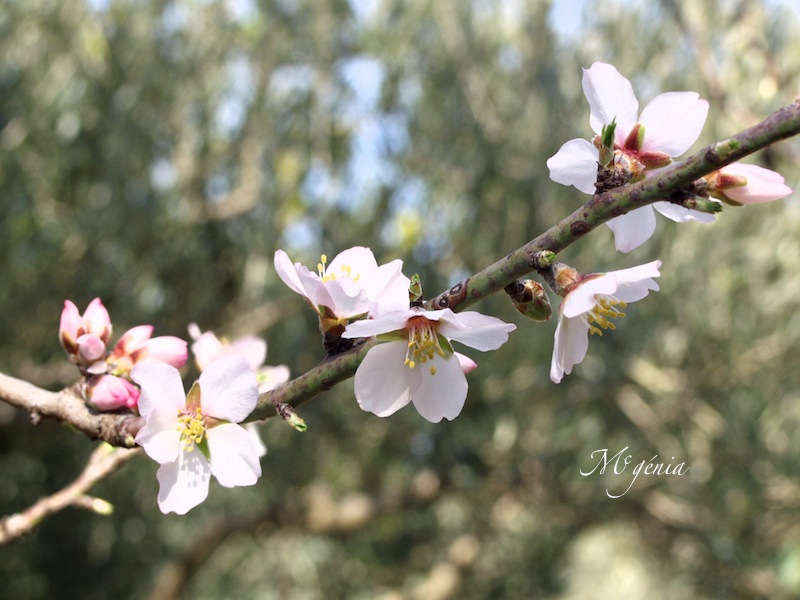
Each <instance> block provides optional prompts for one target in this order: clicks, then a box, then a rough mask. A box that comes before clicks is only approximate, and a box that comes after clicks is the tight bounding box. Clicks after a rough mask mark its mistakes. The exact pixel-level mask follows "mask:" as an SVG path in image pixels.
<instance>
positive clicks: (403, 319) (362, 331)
mask: <svg viewBox="0 0 800 600" xmlns="http://www.w3.org/2000/svg"><path fill="white" fill-rule="evenodd" d="M430 312H435V311H424V310H418V309H417V310H415V309H409V310H394V311H392V312H389V313H386V314H385V315H383V316H380V317H378V318H376V319H365V320H363V321H356V322H355V323H350V324H349V325H348V326H347V327H345V330H344V333H343V334H342V337H343V338H349V339H352V338H360V337H372V336H374V335H380V334H382V333H389V332H391V331H399V330H401V329H405V327H406V323H408V320H409V319H410V318H412V317H416V316H418V315H420V314H421V315H423V316H425V317H427V316H428V313H430Z"/></svg>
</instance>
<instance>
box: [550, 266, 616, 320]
mask: <svg viewBox="0 0 800 600" xmlns="http://www.w3.org/2000/svg"><path fill="white" fill-rule="evenodd" d="M616 289H617V278H616V277H615V276H614V273H603V274H602V275H597V276H595V277H592V278H587V279H585V280H584V281H583V282H582V283H581V284H580V285H578V286H577V287H576V288H575V289H573V290H572V291H571V292H570V293H568V294H567V295H566V296H565V297H564V300H563V301H562V302H561V306H560V307H559V313H561V315H563V316H564V317H566V318H568V319H571V318H573V317H577V316H578V315H582V314H583V313H587V312H589V311H590V310H592V309H593V308H594V307H595V306H596V305H597V299H596V298H595V294H600V295H608V294H613V293H614V292H615V291H616Z"/></svg>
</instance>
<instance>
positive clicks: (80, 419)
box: [0, 99, 800, 447]
mask: <svg viewBox="0 0 800 600" xmlns="http://www.w3.org/2000/svg"><path fill="white" fill-rule="evenodd" d="M798 134H800V99H798V100H796V101H795V102H794V103H792V104H790V105H789V106H787V107H784V108H782V109H780V110H779V111H777V112H775V113H774V114H772V115H770V116H769V117H767V118H766V119H764V120H763V121H761V122H760V123H758V124H757V125H755V126H753V127H751V128H749V129H747V130H745V131H743V132H741V133H738V134H736V135H734V136H732V137H730V138H728V139H725V140H723V141H721V142H718V143H716V144H712V145H710V146H708V147H706V148H704V149H703V150H701V151H700V152H698V153H696V154H694V155H693V156H691V157H689V158H688V159H686V160H685V161H683V162H681V163H676V164H674V165H672V166H671V167H668V168H666V169H663V170H662V171H661V172H660V173H658V174H657V175H654V176H653V177H650V178H648V179H646V180H644V181H641V182H638V183H635V184H632V185H628V186H624V187H620V188H616V189H613V190H610V191H607V192H605V193H602V194H597V195H595V196H593V197H592V198H591V200H589V201H588V202H587V203H586V204H584V205H583V206H582V207H580V208H579V209H577V210H576V211H575V212H573V213H572V214H571V215H569V216H568V217H566V218H565V219H563V220H561V222H559V223H558V224H556V225H554V226H553V227H551V228H550V229H548V230H547V231H545V232H544V233H542V234H541V235H539V236H538V237H536V238H535V239H533V240H531V241H530V242H528V243H527V244H526V245H525V246H523V247H521V248H518V249H517V250H515V251H514V252H511V253H510V254H508V255H507V256H506V257H504V258H502V259H500V260H498V261H497V262H495V263H494V264H492V265H490V266H488V267H486V268H485V269H483V270H482V271H480V272H478V273H476V274H475V275H473V276H471V277H469V278H467V279H465V280H464V281H462V282H460V283H458V284H456V285H455V286H453V287H452V288H450V289H449V290H448V291H446V292H443V293H441V294H439V295H438V296H436V297H435V298H433V299H431V300H429V301H428V302H427V303H426V307H427V308H437V309H441V308H450V309H452V310H456V311H458V310H463V309H465V308H467V307H468V306H471V305H472V304H474V303H476V302H478V301H479V300H481V299H483V298H484V297H486V296H489V295H491V294H494V293H496V292H499V291H501V290H502V289H503V288H504V287H505V286H507V285H508V284H509V283H511V282H513V281H514V280H516V279H519V278H520V277H523V276H524V275H526V274H528V273H530V272H531V271H534V270H537V269H539V268H540V267H541V266H542V265H541V263H540V262H539V261H540V259H541V257H542V254H541V253H542V252H546V251H550V252H554V253H558V252H560V251H562V250H564V249H565V248H566V247H567V246H569V245H570V244H572V243H573V242H575V241H576V240H578V239H580V238H581V237H583V236H584V235H586V234H587V233H589V232H590V231H592V230H593V229H595V228H597V227H598V226H599V225H601V224H603V223H605V222H606V221H609V220H610V219H613V218H614V217H617V216H619V215H622V214H625V213H627V212H629V211H631V210H633V209H636V208H640V207H642V206H645V205H647V204H652V203H653V202H656V201H658V200H665V199H667V198H669V197H670V196H671V195H672V194H673V193H675V192H677V191H679V190H681V189H682V188H685V187H686V186H688V185H690V184H691V183H693V182H694V181H696V180H697V179H699V178H700V177H702V176H704V175H707V174H709V173H711V172H712V171H716V170H718V169H720V168H722V167H724V166H725V165H728V164H730V163H732V162H734V161H736V160H739V159H740V158H742V157H745V156H748V155H749V154H753V153H754V152H757V151H758V150H762V149H763V148H766V147H767V146H769V145H771V144H773V143H775V142H778V141H781V140H784V139H786V138H789V137H792V136H795V135H798ZM375 343H376V342H375V340H367V341H365V342H363V343H361V344H358V345H356V346H354V347H353V348H351V349H350V350H348V351H346V352H343V353H341V354H338V355H336V356H332V357H328V358H326V359H325V360H323V361H322V362H321V363H320V364H319V365H317V366H316V367H314V368H313V369H311V370H310V371H309V372H307V373H304V374H303V375H301V376H300V377H297V378H296V379H294V380H292V381H290V382H288V383H286V384H284V385H283V386H281V387H279V388H277V389H275V390H271V391H269V392H265V393H263V394H261V395H260V396H259V399H258V404H257V406H256V409H255V410H254V411H253V413H252V414H251V415H250V416H249V417H248V419H247V420H248V421H255V420H260V419H266V418H269V417H272V416H275V414H276V413H275V403H278V402H281V403H286V404H289V405H291V406H295V407H296V406H299V405H300V404H302V403H303V402H305V401H307V400H309V399H310V398H313V397H314V396H316V395H318V394H319V393H321V392H323V391H326V390H329V389H330V388H331V387H333V386H334V385H336V384H337V383H339V382H341V381H343V380H345V379H348V378H349V377H352V376H353V374H354V373H355V371H356V369H357V368H358V365H359V364H361V361H362V360H363V359H364V356H366V353H367V351H368V350H369V349H370V348H371V347H372V346H374V345H375ZM0 400H5V401H7V402H9V403H11V404H13V405H15V406H19V407H21V408H25V409H27V410H29V411H30V413H31V418H32V420H33V421H34V422H38V419H39V418H40V417H41V416H45V417H51V418H55V419H59V420H61V421H65V422H68V423H70V424H71V425H74V426H75V427H77V428H78V429H80V430H81V431H83V432H84V433H86V434H87V435H89V437H91V438H94V439H103V440H106V441H108V442H109V443H111V444H113V445H118V446H125V447H130V446H132V445H133V438H134V436H135V435H136V433H137V432H138V430H139V428H140V427H141V426H142V424H143V421H142V419H141V418H140V417H136V416H133V415H112V414H107V413H106V414H95V413H92V412H90V410H89V409H88V408H87V407H86V405H85V403H84V401H83V399H82V398H80V396H79V395H78V394H77V393H76V392H75V391H74V390H70V389H68V390H64V391H62V392H58V393H54V392H48V391H46V390H42V389H40V388H37V387H35V386H33V385H31V384H28V383H26V382H24V381H20V380H18V379H14V378H12V377H8V376H5V375H2V374H0Z"/></svg>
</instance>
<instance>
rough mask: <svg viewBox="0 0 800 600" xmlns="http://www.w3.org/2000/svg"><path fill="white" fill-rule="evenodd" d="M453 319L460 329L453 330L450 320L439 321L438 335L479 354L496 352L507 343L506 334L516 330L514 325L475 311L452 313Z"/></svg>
mask: <svg viewBox="0 0 800 600" xmlns="http://www.w3.org/2000/svg"><path fill="white" fill-rule="evenodd" d="M453 317H454V319H453V320H455V322H456V323H458V325H460V326H461V327H459V328H457V329H456V328H453V327H452V326H451V322H452V320H450V319H447V320H445V319H441V320H440V323H441V324H440V326H439V333H441V334H442V335H443V336H444V337H446V338H448V339H452V340H455V341H457V342H461V343H462V344H464V345H466V346H469V347H470V348H475V349H476V350H480V351H481V352H486V351H487V350H497V349H498V348H499V347H500V346H502V345H503V344H505V343H506V342H507V341H508V334H509V333H510V332H512V331H514V330H515V329H516V328H517V326H516V325H513V324H511V323H506V322H504V321H501V320H500V319H497V318H495V317H489V316H487V315H482V314H481V313H479V312H475V311H465V312H462V313H458V314H455V313H454V314H453Z"/></svg>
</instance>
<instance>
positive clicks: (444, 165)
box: [0, 0, 800, 600]
mask: <svg viewBox="0 0 800 600" xmlns="http://www.w3.org/2000/svg"><path fill="white" fill-rule="evenodd" d="M552 4H553V5H552V6H551V3H548V2H535V1H529V2H526V1H524V0H516V1H514V0H504V1H502V2H489V1H486V0H473V1H471V2H461V1H458V0H438V1H436V2H430V1H428V0H408V1H400V0H374V1H371V2H366V1H360V0H353V1H351V2H347V1H346V0H331V1H328V2H320V1H313V0H258V1H256V0H228V1H225V2H214V1H211V0H207V1H201V0H173V1H167V0H139V1H137V0H94V1H87V2H81V1H78V0H67V1H63V2H58V1H56V0H30V1H25V2H22V1H19V0H5V1H4V2H3V3H2V10H0V314H2V315H3V316H2V318H0V370H2V371H3V372H6V373H9V374H12V375H15V376H18V377H23V378H25V379H28V380H30V381H32V382H33V383H36V384H38V385H41V386H44V387H48V388H51V389H58V388H59V387H63V386H65V385H68V384H70V383H73V382H74V380H75V375H76V373H75V372H74V371H73V369H72V367H71V366H70V365H69V364H68V362H67V361H66V359H65V357H64V355H63V352H62V351H61V348H60V347H59V346H58V342H57V328H58V318H59V314H60V310H61V307H62V304H63V301H64V299H66V298H69V299H71V300H73V301H75V302H76V303H77V304H78V306H79V307H81V308H83V307H84V306H85V305H86V304H87V303H88V302H89V301H90V300H91V299H92V298H93V297H95V296H98V295H99V296H101V297H102V298H103V301H104V303H105V305H106V306H107V307H108V309H109V311H110V313H111V316H112V319H113V320H114V324H115V336H118V335H119V334H121V333H122V332H123V331H124V330H125V329H127V328H128V327H130V326H133V325H137V324H140V323H153V324H154V325H155V326H156V332H157V333H158V334H171V335H181V336H183V337H186V325H187V323H189V322H191V321H194V322H197V323H198V324H199V325H200V326H201V328H203V329H214V330H216V331H217V332H218V333H223V334H228V335H230V336H237V335H241V334H244V333H256V334H260V335H263V336H264V337H265V338H266V339H267V340H268V341H269V344H270V351H269V360H268V362H269V363H272V364H276V363H286V364H288V365H289V366H290V367H291V368H292V372H293V373H294V374H299V373H301V372H303V371H304V370H306V369H308V368H310V367H312V366H313V365H314V364H316V362H318V361H319V360H320V359H321V358H322V356H323V352H322V348H321V345H320V344H319V343H318V332H317V330H316V327H317V326H316V323H315V321H314V318H313V315H312V314H311V312H310V311H308V310H306V308H305V306H304V304H303V303H302V302H301V301H300V299H299V298H298V297H297V296H296V295H294V294H293V293H292V292H290V291H289V290H288V289H286V288H285V287H284V286H283V285H282V284H281V282H280V281H279V280H278V279H277V277H276V276H275V273H274V271H273V269H272V267H271V261H272V255H273V253H274V251H275V250H276V249H277V248H279V247H281V248H284V249H286V250H287V252H289V255H290V256H291V257H292V258H293V259H294V260H301V261H302V262H304V263H306V264H315V263H316V261H317V259H318V257H319V255H320V254H321V253H323V252H325V253H327V254H328V255H329V256H333V255H334V254H335V253H336V252H338V251H340V250H342V249H344V248H346V247H349V246H351V245H368V246H370V247H372V248H373V250H374V251H375V253H376V255H377V256H378V258H379V260H380V261H382V262H383V261H387V260H390V259H394V258H398V257H399V258H403V259H404V261H405V263H406V268H405V271H406V273H408V274H411V273H414V272H418V273H420V275H421V276H422V281H423V283H424V289H425V290H426V292H427V293H428V294H433V293H436V292H438V291H441V290H443V289H445V288H446V287H447V286H449V285H451V284H452V283H454V282H455V281H457V280H459V279H461V278H463V277H464V276H466V275H468V274H469V273H471V272H474V271H476V270H478V269H480V268H482V267H484V266H486V265H487V264H490V263H491V262H493V261H494V260H496V259H497V258H499V257H501V256H503V255H504V254H505V253H507V252H508V251H510V250H512V249H514V248H516V247H518V246H520V245H522V244H523V243H525V242H526V241H528V240H529V239H531V238H533V237H534V236H536V235H537V234H538V233H540V232H542V231H543V230H544V229H545V228H547V227H548V226H550V225H552V224H553V223H554V222H555V221H556V220H558V219H559V218H561V217H563V216H565V215H566V214H568V213H569V212H571V211H572V210H574V208H576V207H577V206H579V205H580V203H582V202H583V201H585V199H586V198H585V197H583V196H582V195H581V194H580V193H579V192H576V191H575V190H574V189H573V188H568V189H567V188H563V187H561V186H558V185H556V184H554V183H553V182H551V181H550V180H549V177H548V173H547V169H546V167H545V161H546V159H547V158H548V157H549V156H551V155H552V154H554V153H555V151H556V150H557V149H558V148H559V146H560V145H561V144H562V143H563V142H564V141H566V140H568V139H570V138H573V137H576V136H587V135H588V134H589V128H588V111H587V107H586V103H585V100H584V98H583V95H582V92H581V87H580V77H581V71H580V68H581V67H588V66H589V65H590V64H591V63H592V62H594V61H595V60H602V61H605V62H610V63H612V64H614V65H615V66H617V67H618V69H619V70H620V71H621V72H622V73H623V74H624V75H626V76H628V77H629V78H630V79H631V81H632V82H633V85H634V89H635V90H636V91H637V94H638V95H639V97H640V100H641V105H642V106H644V105H645V104H646V103H647V101H648V100H649V99H650V98H652V97H653V96H655V95H656V94H657V93H660V92H662V91H670V90H685V89H690V90H695V91H698V92H699V93H700V94H701V96H703V97H705V98H708V99H709V101H710V104H711V107H710V112H709V119H708V123H707V125H706V128H705V130H704V133H703V136H702V138H701V139H700V140H699V141H698V144H697V146H696V148H699V147H701V145H702V144H706V143H710V142H712V141H715V140H716V139H720V138H722V137H724V136H726V135H729V134H732V133H735V132H737V131H739V130H741V129H743V128H745V127H747V126H749V125H752V124H754V123H755V122H757V121H758V120H759V119H761V118H763V117H764V116H766V115H768V114H769V113H771V112H772V111H774V110H776V109H777V108H779V107H781V106H783V105H785V104H788V103H789V102H791V101H792V100H793V99H794V98H795V97H796V96H797V95H798V93H800V83H798V82H800V77H799V76H800V26H799V24H798V14H797V11H796V10H793V9H792V6H791V3H790V2H785V3H781V2H777V1H770V2H764V3H759V2H751V1H749V0H736V1H731V2H724V1H722V0H699V1H697V2H692V3H684V2H677V1H670V0H663V1H661V2H647V3H645V2H617V1H613V0H606V1H604V2H594V1H591V0H586V1H585V2H575V3H570V2H562V1H557V2H553V3H552ZM579 12H580V16H579ZM567 17H570V18H572V19H574V27H566V23H565V22H564V21H563V19H565V18H567ZM554 25H555V27H554ZM753 160H755V161H758V162H760V163H761V164H763V165H765V166H768V167H771V168H774V169H777V170H779V171H781V172H782V173H783V174H785V175H786V177H787V183H789V185H791V186H793V187H794V188H795V189H797V188H798V186H800V171H799V170H798V164H800V143H798V140H790V141H788V142H785V143H782V144H780V145H778V146H776V147H774V148H772V149H770V150H768V151H765V152H763V153H762V154H760V155H759V156H757V157H753ZM795 196H796V195H795ZM798 240H800V205H799V204H798V202H797V198H796V197H794V198H791V199H789V200H787V201H781V202H776V203H774V204H772V205H766V206H757V207H751V208H747V209H739V210H735V209H727V210H726V211H725V212H724V213H723V214H722V215H721V217H720V218H719V219H718V221H717V222H716V223H715V224H713V225H693V224H689V225H682V226H678V225H676V224H674V223H672V222H667V221H661V222H660V223H659V227H658V231H657V233H656V236H655V237H654V238H653V239H652V240H651V241H650V242H648V243H647V244H645V245H644V246H643V247H641V248H639V249H637V250H636V251H634V252H633V253H632V254H631V255H621V254H618V253H615V252H614V251H613V245H612V243H611V235H610V231H609V230H607V229H606V228H603V229H602V230H599V231H597V232H595V233H593V234H592V235H591V236H588V237H587V238H586V239H585V240H582V241H581V243H579V244H576V245H575V246H574V247H571V248H569V249H568V250H567V251H566V252H565V253H564V254H563V256H561V257H560V260H564V261H566V262H569V263H570V264H573V265H574V266H575V267H576V268H578V269H580V270H582V271H585V272H594V271H603V270H608V269H614V268H623V267H627V266H632V265H634V264H639V263H643V262H647V261H649V260H652V259H654V258H661V259H662V260H663V262H664V266H663V269H662V278H661V280H660V285H661V291H660V292H659V293H658V294H654V295H651V296H650V297H649V298H648V299H647V301H646V302H642V303H639V304H637V305H636V306H632V307H630V309H629V318H627V319H624V320H622V322H621V323H620V326H619V327H618V329H617V330H616V331H614V332H613V333H612V334H610V335H606V336H603V337H602V338H599V339H597V338H595V339H593V340H592V344H591V347H590V350H589V356H588V357H587V359H586V360H585V361H584V363H583V364H581V365H580V366H578V367H577V368H576V370H575V372H574V373H573V374H572V375H571V376H568V377H567V378H566V379H565V381H564V383H562V384H561V385H560V386H555V385H552V384H551V383H550V380H549V378H548V370H549V360H550V353H551V349H552V335H553V329H554V323H552V322H551V323H550V324H545V325H542V324H535V323H531V322H529V321H526V320H525V319H523V318H522V317H520V316H519V315H518V314H517V313H516V312H515V311H514V310H513V308H512V307H511V305H510V303H509V302H508V301H507V300H505V299H504V298H500V297H497V298H491V299H489V300H487V301H485V302H483V303H482V304H481V305H480V306H479V307H478V309H479V310H481V311H483V312H487V313H489V314H493V315H495V316H498V317H501V318H503V319H505V320H507V321H512V322H515V323H517V325H518V331H517V332H516V333H515V334H514V335H513V336H512V338H511V340H510V342H509V343H508V344H507V345H506V346H504V347H503V348H502V349H501V350H499V351H497V352H494V353H491V354H490V355H486V356H483V355H479V356H476V354H477V353H473V354H472V356H473V358H475V359H476V360H477V361H478V364H479V368H478V369H477V370H476V371H475V372H473V373H472V374H471V375H470V394H469V398H468V401H467V406H466V408H465V410H464V412H463V414H462V415H461V416H460V417H459V418H458V419H457V420H456V421H455V422H453V423H441V424H438V425H431V424H429V423H427V422H425V421H424V420H423V419H422V418H421V417H419V416H418V415H417V414H416V413H415V412H414V411H413V409H411V408H407V409H405V410H403V411H401V412H400V413H398V414H396V415H394V416H393V417H391V418H390V419H385V420H384V419H378V418H377V417H374V416H372V415H369V414H365V413H363V412H362V411H360V410H359V408H358V406H357V405H356V403H355V401H354V398H353V394H352V384H351V383H350V382H348V383H344V384H341V385H339V386H337V388H335V389H334V390H332V391H330V392H327V393H325V394H324V395H322V396H321V397H319V398H318V399H316V400H314V401H312V402H310V403H308V404H307V405H305V406H303V407H302V409H301V414H302V416H303V417H304V418H305V420H306V422H307V423H308V425H309V431H308V432H307V433H305V434H298V433H296V432H294V431H292V430H290V429H289V428H288V427H286V426H285V425H284V424H282V423H278V422H274V421H270V422H269V423H268V424H267V425H266V426H264V428H263V430H264V431H263V432H264V436H265V438H266V442H267V444H268V446H269V454H268V455H267V456H266V457H265V458H264V460H263V467H264V477H263V478H262V479H261V480H260V481H259V483H258V484H257V485H256V486H255V487H253V488H247V489H236V490H224V489H221V488H220V487H219V486H217V485H216V484H212V489H211V494H210V497H209V499H208V501H207V502H206V503H204V504H203V505H202V506H200V507H198V508H197V509H195V510H193V511H192V512H191V513H190V514H189V515H187V516H186V517H175V516H174V515H173V516H163V515H161V514H160V513H159V512H158V509H157V506H156V502H155V495H156V489H157V483H156V480H155V477H154V475H155V470H156V467H155V464H153V463H152V462H151V461H149V460H146V459H144V458H142V459H140V460H137V461H134V462H133V463H131V464H129V465H127V466H126V467H125V469H124V470H123V471H122V472H119V473H116V474H114V475H112V476H111V477H110V478H109V479H108V480H106V481H104V482H103V483H102V484H100V485H99V486H98V487H97V489H96V490H95V493H96V494H97V495H99V496H100V497H103V498H106V499H108V500H110V501H111V502H112V503H113V504H114V505H115V507H116V511H115V512H114V514H113V515H112V516H110V517H101V516H97V515H93V514H89V513H85V512H81V511H78V510H66V511H64V512H62V513H60V514H58V515H56V516H54V517H52V518H50V519H48V520H47V521H45V522H44V523H43V524H42V525H41V526H39V527H38V528H37V529H36V530H35V532H34V533H33V534H32V535H31V536H29V537H28V538H26V539H24V540H22V541H20V542H18V543H15V544H13V545H12V546H9V547H4V548H0V589H2V590H3V592H2V595H3V596H5V597H9V598H17V599H21V600H22V599H25V600H27V599H31V600H33V599H38V598H52V597H58V598H82V599H90V600H91V599H101V598H112V597H125V598H156V597H165V596H163V595H162V596H159V595H158V593H159V590H166V589H169V585H170V582H172V584H174V585H175V586H177V589H183V590H184V592H185V594H186V597H193V598H287V599H301V598H303V599H306V598H308V599H311V598H364V599H366V598H383V599H384V600H390V599H391V600H394V599H400V598H425V599H426V600H428V599H435V598H447V597H452V598H456V597H457V598H474V599H478V598H515V599H516V598H532V597H553V598H609V597H620V596H619V594H623V595H624V597H628V598H636V597H641V598H644V597H648V598H659V597H664V598H667V597H696V598H701V597H707V598H713V597H719V598H730V597H772V598H775V597H787V598H788V597H796V596H797V595H798V594H800V520H798V518H797V514H798V508H800V481H798V478H797V476H796V473H797V469H798V465H800V451H799V449H798V441H797V431H798V428H799V427H800V372H799V371H798V368H797V367H798V353H797V348H798V347H799V346H800V247H799V244H800V242H798ZM187 376H188V377H191V376H193V373H191V371H190V370H188V371H187ZM0 431H2V436H1V437H0V511H1V512H2V514H9V513H12V512H15V511H19V510H22V509H24V508H25V507H27V506H28V505H30V504H31V503H33V502H34V501H35V500H36V499H37V498H39V497H41V496H43V495H46V494H49V493H53V492H55V491H56V490H58V489H60V487H62V486H64V485H65V484H67V483H68V482H70V481H71V480H72V479H73V478H74V477H75V476H76V475H77V473H78V472H79V471H80V469H81V468H82V465H83V464H84V463H85V460H86V458H87V457H88V455H89V454H90V452H91V450H92V448H93V447H94V444H93V443H92V442H90V441H89V440H87V439H85V438H84V437H83V436H81V435H77V434H75V433H74V432H71V431H69V430H68V429H66V428H64V427H62V426H59V425H56V424H54V423H43V424H41V425H39V426H37V427H33V426H31V425H30V424H28V423H27V421H26V415H24V414H21V413H19V412H15V411H13V410H11V409H9V408H8V407H6V406H0ZM626 447H627V448H628V449H629V452H630V453H631V454H632V455H633V459H634V462H639V461H641V460H645V461H647V460H648V459H650V457H652V456H653V455H655V454H658V455H659V457H660V459H659V460H661V461H663V462H665V463H669V462H672V463H673V464H675V463H677V462H681V461H683V462H685V464H686V466H688V467H689V471H688V473H686V474H685V475H683V476H680V477H675V476H661V477H653V476H650V477H645V476H643V475H642V476H640V477H639V478H638V479H637V481H636V482H635V483H634V485H633V486H632V487H631V489H630V491H629V492H628V493H627V494H625V495H624V496H623V497H621V498H619V499H616V500H612V499H610V498H608V497H607V496H606V489H611V490H612V492H616V493H618V492H619V491H620V490H623V489H625V487H627V485H628V484H629V483H630V477H629V476H628V475H623V476H620V477H619V478H616V479H615V478H614V477H613V476H611V475H610V474H608V473H606V474H604V475H602V476H601V475H597V474H596V475H593V476H590V477H583V476H581V475H580V473H579V470H580V469H585V470H588V469H590V468H591V467H592V466H593V465H594V463H593V462H592V459H591V458H590V455H591V453H592V452H593V451H594V450H597V449H601V448H609V449H611V454H614V453H616V452H617V451H618V450H622V449H623V448H626ZM671 457H674V460H671ZM180 574H184V575H187V576H188V579H186V580H185V581H183V580H181V579H180V577H178V575H180ZM176 581H177V582H178V583H175V582H176Z"/></svg>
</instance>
